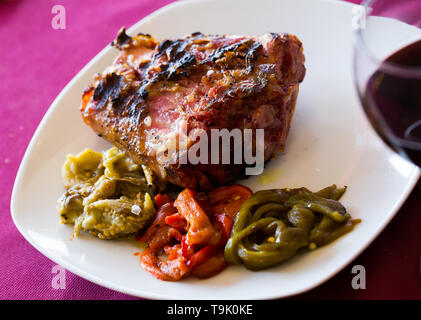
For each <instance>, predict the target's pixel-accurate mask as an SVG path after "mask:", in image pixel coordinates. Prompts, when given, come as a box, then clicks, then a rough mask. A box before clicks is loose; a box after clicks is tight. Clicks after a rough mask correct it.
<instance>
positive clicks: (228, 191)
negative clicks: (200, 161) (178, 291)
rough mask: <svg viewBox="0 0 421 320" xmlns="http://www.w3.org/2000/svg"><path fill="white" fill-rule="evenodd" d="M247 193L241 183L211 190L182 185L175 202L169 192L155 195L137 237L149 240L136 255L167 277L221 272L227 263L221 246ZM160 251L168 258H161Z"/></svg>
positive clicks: (148, 267)
mask: <svg viewBox="0 0 421 320" xmlns="http://www.w3.org/2000/svg"><path fill="white" fill-rule="evenodd" d="M251 195H252V192H251V190H250V189H248V188H246V187H243V186H241V185H233V186H229V187H221V188H217V189H215V190H213V191H212V192H211V193H210V194H209V195H206V194H204V193H196V192H195V191H193V190H190V189H185V190H183V191H182V192H181V193H180V194H179V195H178V197H177V199H176V200H175V201H174V202H173V201H172V199H171V198H170V197H169V196H168V195H165V194H164V195H157V196H156V197H155V204H156V206H157V208H158V212H157V213H156V216H155V219H154V221H153V222H152V223H151V225H150V226H149V228H148V229H147V230H146V232H145V234H144V235H143V236H142V237H141V238H140V240H141V241H146V242H148V248H147V249H146V250H145V251H144V252H143V253H142V255H141V257H140V261H141V264H142V266H143V267H144V268H145V270H147V271H148V272H150V273H151V274H152V275H153V276H155V277H156V278H158V279H161V280H167V281H176V280H180V279H181V278H183V277H187V276H188V275H190V274H192V275H194V276H196V277H198V278H208V277H211V276H213V275H215V274H217V273H219V272H221V271H222V270H223V269H224V268H225V267H226V266H227V263H226V262H225V260H224V252H223V251H224V246H225V244H226V242H227V241H228V239H229V237H230V234H231V229H232V226H233V223H234V220H235V218H236V215H237V213H238V211H239V209H240V207H241V205H242V204H243V202H244V201H246V200H247V199H248V198H250V197H251ZM162 253H165V254H166V256H167V259H166V260H161V259H160V258H159V256H160V255H161V254H162Z"/></svg>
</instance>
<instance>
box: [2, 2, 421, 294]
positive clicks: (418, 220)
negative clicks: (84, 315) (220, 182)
mask: <svg viewBox="0 0 421 320" xmlns="http://www.w3.org/2000/svg"><path fill="white" fill-rule="evenodd" d="M397 1H400V0H397ZM170 2H172V1H171V0H125V1H113V0H90V1H84V0H61V1H52V0H0V39H1V40H2V43H1V44H0V103H1V104H0V177H1V184H0V299H98V300H100V299H137V298H135V297H132V296H129V295H126V294H123V293H119V292H116V291H113V290H109V289H106V288H103V287H101V286H99V285H96V284H94V283H91V282H89V281H87V280H85V279H82V278H80V277H79V276H76V275H74V274H72V273H70V272H69V271H67V272H66V289H64V290H63V289H54V288H53V286H52V280H53V277H54V274H53V272H54V271H53V267H54V266H55V263H54V262H53V261H51V260H49V259H48V258H46V257H44V256H43V255H42V254H41V253H39V252H38V251H37V250H36V249H34V248H33V247H32V246H31V245H30V244H29V243H28V242H27V241H26V240H25V239H24V238H23V237H22V236H21V235H20V233H19V232H18V230H17V229H16V227H15V226H14V224H13V221H12V219H11V215H10V197H11V192H12V187H13V184H14V180H15V177H16V173H17V171H18V168H19V164H20V162H21V160H22V157H23V154H24V152H25V149H26V147H27V145H28V143H29V141H30V139H31V137H32V135H33V133H34V132H35V130H36V127H37V126H38V124H39V122H40V121H41V119H42V117H43V116H44V114H45V112H46V111H47V109H48V107H49V106H50V104H51V103H52V102H53V100H54V98H55V97H56V96H57V95H58V93H59V92H60V91H61V90H62V89H63V88H64V86H65V85H66V84H67V83H68V82H69V81H70V80H71V79H72V78H73V77H74V76H75V75H76V74H77V73H78V72H79V71H80V70H81V68H82V67H83V66H84V65H86V64H87V63H88V62H89V61H90V60H91V59H92V58H93V57H94V56H95V55H96V54H97V53H98V52H99V51H100V50H101V49H103V48H104V46H106V45H107V44H109V43H110V41H111V40H112V39H113V38H114V36H115V34H116V31H117V30H118V29H119V28H120V27H121V26H127V27H129V26H131V25H133V24H134V23H136V22H137V21H139V20H140V19H141V18H143V17H145V16H146V15H148V14H150V13H152V12H153V11H155V10H157V9H159V8H161V7H163V6H164V5H166V4H168V3H170ZM353 2H359V1H353ZM402 2H404V1H402ZM57 4H60V5H63V6H64V7H65V9H66V29H64V30H55V29H53V28H52V26H51V20H52V18H53V16H54V14H53V13H52V8H53V6H54V5H57ZM420 196H421V189H420V187H419V186H418V187H416V188H415V189H414V191H413V192H412V194H411V195H410V197H409V198H408V200H407V201H406V202H405V204H404V205H403V207H402V208H401V209H400V211H399V212H398V214H397V215H396V217H395V218H394V219H393V221H392V222H391V223H390V224H389V225H388V227H387V228H386V229H385V230H384V231H383V232H382V233H381V234H380V236H379V237H378V238H377V239H376V240H375V241H374V242H373V243H372V244H371V245H370V247H369V248H368V249H366V250H365V251H364V252H363V253H362V254H361V255H360V256H359V257H358V258H357V259H356V260H355V261H353V262H351V263H350V264H349V265H348V266H347V267H346V268H345V269H344V270H342V271H341V272H340V273H339V274H337V275H336V276H335V277H333V278H332V279H331V280H329V281H327V282H326V283H324V284H323V285H321V286H319V287H317V288H316V289H314V290H312V291H310V292H307V293H304V294H301V295H298V296H295V297H293V298H292V299H420V298H421V278H420V271H421V270H420V254H421V232H419V227H420V226H421V215H420V214H419V213H420V208H421V198H420ZM354 265H362V266H364V267H365V269H366V273H367V277H366V279H367V283H366V289H365V290H354V289H353V288H352V286H351V281H352V278H353V277H354V274H353V273H352V267H353V266H354Z"/></svg>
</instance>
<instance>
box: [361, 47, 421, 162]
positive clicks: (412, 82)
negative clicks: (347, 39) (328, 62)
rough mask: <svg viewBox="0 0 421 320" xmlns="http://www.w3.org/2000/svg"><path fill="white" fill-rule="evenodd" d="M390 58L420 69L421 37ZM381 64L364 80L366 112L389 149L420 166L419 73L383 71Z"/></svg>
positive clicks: (398, 62)
mask: <svg viewBox="0 0 421 320" xmlns="http://www.w3.org/2000/svg"><path fill="white" fill-rule="evenodd" d="M389 62H392V63H395V64H399V65H404V66H408V67H415V68H420V70H421V40H420V41H418V42H415V43H413V44H411V45H409V46H407V47H405V48H403V49H401V50H399V51H397V52H396V53H394V54H393V55H391V56H390V57H389V58H387V59H386V60H385V62H384V63H389ZM383 65H384V64H383ZM383 65H381V66H380V67H379V69H378V70H377V71H376V72H375V73H374V74H373V75H372V76H371V77H370V79H369V81H368V83H367V87H366V92H365V95H364V97H363V99H362V100H363V101H362V102H363V106H364V109H365V112H366V114H367V116H368V118H369V119H370V122H371V124H372V125H373V127H374V128H375V129H376V131H377V132H378V134H379V135H380V136H381V137H382V139H383V140H384V141H385V142H386V143H387V144H388V145H389V146H390V147H391V148H392V149H394V150H395V151H396V152H398V153H400V154H401V155H403V156H404V157H406V158H407V159H409V160H410V161H412V162H413V163H415V164H416V165H418V166H421V74H417V75H416V76H414V75H411V76H409V75H406V74H405V73H403V74H400V75H396V74H392V73H389V72H387V71H383V69H385V68H382V66H383ZM412 70H414V68H413V69H412Z"/></svg>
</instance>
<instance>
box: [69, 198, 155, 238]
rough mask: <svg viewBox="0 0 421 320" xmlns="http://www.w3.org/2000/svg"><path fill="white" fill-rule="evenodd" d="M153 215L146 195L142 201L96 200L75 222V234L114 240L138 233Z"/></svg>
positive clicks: (150, 200) (153, 211)
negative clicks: (80, 232) (84, 233)
mask: <svg viewBox="0 0 421 320" xmlns="http://www.w3.org/2000/svg"><path fill="white" fill-rule="evenodd" d="M154 213H155V208H154V205H153V201H152V199H151V197H150V196H149V194H148V193H146V194H145V198H144V200H143V201H142V200H135V201H133V200H131V199H129V198H126V197H121V198H120V199H106V200H98V201H95V202H93V203H91V204H89V205H87V206H86V207H85V209H84V211H83V213H82V215H80V216H79V217H78V218H77V220H76V222H75V234H76V235H78V233H79V231H80V230H84V231H88V232H89V233H90V234H92V235H94V236H97V237H98V238H100V239H114V238H118V237H122V236H126V235H130V234H134V233H136V232H138V231H139V230H140V229H142V228H144V227H145V226H146V224H147V223H148V222H149V221H150V219H151V218H152V216H153V215H154Z"/></svg>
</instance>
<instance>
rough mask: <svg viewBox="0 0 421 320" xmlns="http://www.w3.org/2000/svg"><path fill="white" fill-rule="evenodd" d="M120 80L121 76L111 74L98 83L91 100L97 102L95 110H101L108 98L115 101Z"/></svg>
mask: <svg viewBox="0 0 421 320" xmlns="http://www.w3.org/2000/svg"><path fill="white" fill-rule="evenodd" d="M122 79H123V77H122V76H119V75H117V74H115V73H111V74H107V75H106V76H105V77H104V78H102V79H101V80H100V81H99V83H98V86H97V87H96V88H95V90H94V95H93V99H94V100H95V101H97V102H98V104H97V109H102V108H103V107H104V106H105V105H106V104H107V102H108V99H109V98H110V97H111V99H115V98H116V97H117V96H118V94H119V91H120V83H121V80H122Z"/></svg>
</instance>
